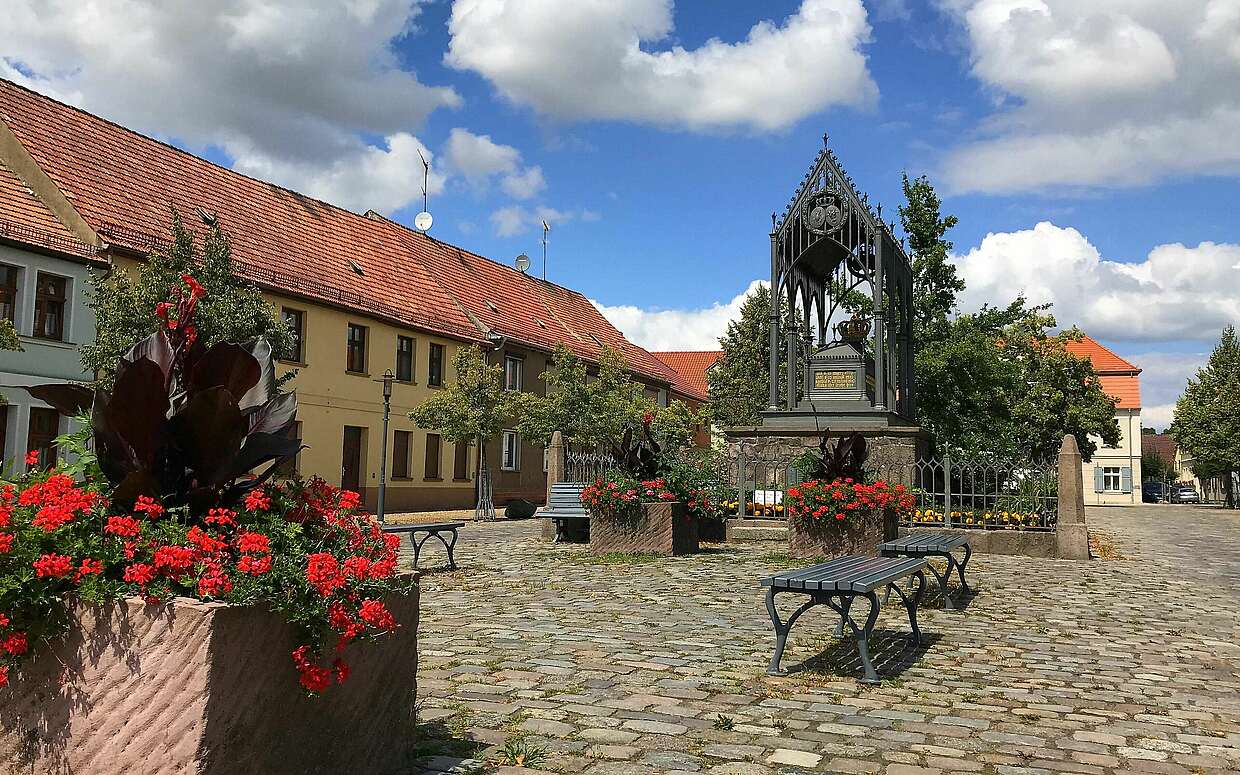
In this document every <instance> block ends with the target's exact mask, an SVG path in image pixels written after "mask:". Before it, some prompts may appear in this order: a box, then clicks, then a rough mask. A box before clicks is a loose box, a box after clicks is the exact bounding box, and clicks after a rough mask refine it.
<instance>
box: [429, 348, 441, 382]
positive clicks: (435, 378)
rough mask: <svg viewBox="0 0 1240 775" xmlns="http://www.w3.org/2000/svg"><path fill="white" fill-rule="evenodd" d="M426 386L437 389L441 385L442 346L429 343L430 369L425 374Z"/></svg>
mask: <svg viewBox="0 0 1240 775" xmlns="http://www.w3.org/2000/svg"><path fill="white" fill-rule="evenodd" d="M426 384H428V385H433V386H435V387H439V386H440V385H442V384H443V345H441V344H435V343H434V342H431V346H430V367H429V369H428V370H427V373H426Z"/></svg>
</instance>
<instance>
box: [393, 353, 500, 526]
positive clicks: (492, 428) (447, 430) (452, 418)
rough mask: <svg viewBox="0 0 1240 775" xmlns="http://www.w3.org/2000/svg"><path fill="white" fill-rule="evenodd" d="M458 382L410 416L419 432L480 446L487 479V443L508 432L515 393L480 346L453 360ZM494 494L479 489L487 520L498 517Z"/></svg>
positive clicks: (480, 460)
mask: <svg viewBox="0 0 1240 775" xmlns="http://www.w3.org/2000/svg"><path fill="white" fill-rule="evenodd" d="M453 366H454V367H455V369H456V382H454V383H452V384H451V385H448V386H446V387H445V388H444V389H443V390H440V391H437V392H436V393H435V395H433V396H431V397H430V398H428V399H427V400H426V401H424V402H422V404H421V405H420V406H418V407H417V408H416V409H414V410H413V411H411V412H410V413H409V419H410V420H413V422H414V423H415V424H417V426H418V427H419V428H424V429H426V430H432V431H435V432H436V433H438V434H440V435H441V436H443V437H444V438H446V439H447V440H448V441H451V442H452V443H453V444H472V443H475V442H477V444H478V471H479V478H480V479H482V478H483V477H484V476H485V472H486V470H487V468H486V448H485V446H484V445H483V441H484V440H485V439H488V438H491V437H493V436H495V435H496V434H498V433H499V432H500V431H501V430H502V429H503V428H504V418H505V417H507V416H508V415H509V413H510V411H511V406H512V396H513V395H515V394H513V393H508V392H506V391H505V390H504V388H503V385H502V384H501V381H500V380H501V377H502V375H503V372H504V368H503V367H502V366H500V365H499V364H494V365H492V364H489V363H487V361H486V358H485V357H484V356H483V354H482V350H481V349H480V348H479V347H478V346H477V345H471V346H469V347H462V348H460V349H459V350H457V352H456V357H455V358H454V359H453ZM489 501H490V493H489V492H486V491H484V488H483V487H479V488H478V508H479V509H480V510H484V511H486V516H492V517H493V516H495V511H494V506H492V505H490V503H489Z"/></svg>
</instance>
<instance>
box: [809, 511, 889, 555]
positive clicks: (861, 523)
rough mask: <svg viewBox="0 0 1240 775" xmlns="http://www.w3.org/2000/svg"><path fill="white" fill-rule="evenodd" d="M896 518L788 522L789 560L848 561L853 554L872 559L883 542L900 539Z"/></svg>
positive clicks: (879, 515)
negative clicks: (822, 558) (841, 559)
mask: <svg viewBox="0 0 1240 775" xmlns="http://www.w3.org/2000/svg"><path fill="white" fill-rule="evenodd" d="M899 533H900V525H899V520H898V518H897V517H896V515H895V514H894V513H893V514H872V515H869V516H867V517H865V518H863V519H856V518H851V519H847V520H844V521H842V522H837V521H836V520H835V519H834V518H830V519H825V520H821V521H818V520H812V519H804V518H797V519H790V520H788V556H790V557H795V558H797V559H815V558H818V557H827V558H830V557H845V556H847V555H850V554H865V555H873V554H874V553H875V551H876V550H875V547H877V546H878V545H879V544H881V543H882V542H883V541H889V540H891V539H893V538H896V537H898V536H899Z"/></svg>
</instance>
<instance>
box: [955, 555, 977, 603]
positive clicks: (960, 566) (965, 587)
mask: <svg viewBox="0 0 1240 775" xmlns="http://www.w3.org/2000/svg"><path fill="white" fill-rule="evenodd" d="M972 556H973V547H971V546H969V545H968V544H965V545H964V559H963V560H961V561H960V562H959V563H957V564H956V572H957V573H959V574H960V589H961V590H962V591H963V592H964V593H965V594H968V593H969V591H970V590H969V585H968V583H967V582H965V580H964V566H966V565H968V564H969V558H970V557H972Z"/></svg>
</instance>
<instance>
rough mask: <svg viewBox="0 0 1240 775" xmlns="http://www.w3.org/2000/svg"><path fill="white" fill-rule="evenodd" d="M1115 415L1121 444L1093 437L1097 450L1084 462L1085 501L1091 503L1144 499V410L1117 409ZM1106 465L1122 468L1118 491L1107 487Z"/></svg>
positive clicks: (1127, 502) (1117, 504) (1125, 502)
mask: <svg viewBox="0 0 1240 775" xmlns="http://www.w3.org/2000/svg"><path fill="white" fill-rule="evenodd" d="M1115 419H1116V421H1117V422H1118V423H1119V430H1120V442H1119V444H1118V445H1117V446H1115V447H1105V446H1102V440H1101V439H1099V438H1098V437H1096V436H1095V437H1092V438H1093V441H1094V443H1095V444H1097V445H1098V450H1097V451H1096V452H1094V456H1093V458H1092V459H1091V460H1089V461H1088V462H1086V463H1084V464H1083V465H1082V471H1081V473H1082V479H1083V481H1084V484H1085V504H1086V505H1089V506H1123V505H1131V504H1134V503H1140V502H1141V410H1140V409H1117V410H1116V411H1115ZM1107 468H1111V469H1115V468H1118V469H1119V474H1120V489H1119V491H1109V490H1106V489H1105V485H1106V481H1107V480H1106V477H1105V476H1104V475H1103V474H1104V473H1105V469H1107ZM1100 472H1102V473H1100ZM1112 481H1113V478H1112Z"/></svg>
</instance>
